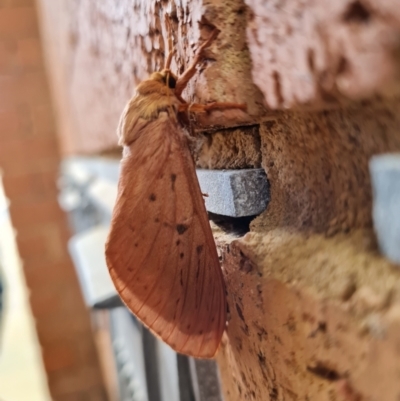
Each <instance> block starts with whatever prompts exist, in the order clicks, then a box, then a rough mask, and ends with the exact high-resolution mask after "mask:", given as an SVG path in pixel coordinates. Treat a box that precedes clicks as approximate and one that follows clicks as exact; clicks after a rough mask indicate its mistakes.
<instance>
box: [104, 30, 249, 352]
mask: <svg viewBox="0 0 400 401" xmlns="http://www.w3.org/2000/svg"><path fill="white" fill-rule="evenodd" d="M167 26H168V24H167ZM217 34H218V31H216V30H215V31H214V32H213V33H212V34H211V36H210V37H209V39H208V40H206V41H205V42H204V43H203V44H202V45H201V46H200V47H199V49H198V51H197V53H196V55H195V57H194V61H193V63H192V65H191V66H190V67H189V68H188V69H187V70H186V71H185V72H184V73H183V74H182V76H181V77H179V78H177V77H176V76H175V75H174V74H173V73H172V72H171V71H170V64H171V60H172V56H173V52H171V51H170V53H169V55H168V57H167V59H166V62H165V68H164V69H163V70H162V71H160V72H155V73H153V74H152V75H151V76H150V78H148V79H147V80H145V81H143V82H141V83H140V84H139V85H138V87H137V88H136V94H135V96H134V97H133V98H132V99H131V100H130V101H129V102H128V104H127V106H126V107H125V109H124V111H123V113H122V116H121V119H120V123H119V127H118V135H119V143H120V144H121V145H123V147H124V148H123V158H122V160H121V169H120V179H119V183H118V196H117V200H116V204H115V207H114V211H113V216H112V221H111V230H110V233H109V237H108V240H107V243H106V260H107V265H108V267H109V270H110V275H111V277H112V280H113V282H114V284H115V286H116V289H117V291H118V293H119V295H120V296H121V298H122V300H123V301H124V303H125V304H126V306H127V307H128V308H129V309H130V310H131V311H132V312H133V313H134V314H135V315H136V316H137V318H138V319H139V320H140V321H141V322H142V323H143V324H144V325H145V326H147V327H148V328H149V329H150V330H151V331H152V332H153V333H154V334H155V335H157V336H158V337H160V338H161V339H162V340H164V341H165V342H166V343H167V344H169V345H170V346H171V347H172V348H173V349H174V350H175V351H177V352H180V353H183V354H187V355H191V356H194V357H199V358H211V357H213V356H214V355H215V353H216V351H217V350H218V347H219V344H220V341H221V337H222V334H223V332H224V329H225V325H226V309H227V305H226V294H225V284H224V279H223V276H222V271H221V267H220V264H219V260H218V255H217V251H216V247H215V242H214V238H213V235H212V232H211V228H210V224H209V221H208V216H207V212H206V209H205V205H204V200H203V197H202V193H201V191H200V187H199V184H198V181H197V177H196V171H195V165H194V161H193V158H192V155H191V153H190V150H189V147H188V137H187V135H186V134H185V132H184V131H183V129H182V126H181V125H180V120H179V113H185V112H186V113H187V112H196V113H200V112H203V113H205V112H207V111H209V110H212V109H221V108H222V109H227V108H240V109H245V105H238V104H234V103H211V104H207V105H201V104H188V103H187V102H185V101H184V100H183V99H182V97H181V94H182V91H183V90H184V88H185V87H186V85H187V83H188V82H189V80H190V79H191V78H192V77H193V76H194V74H195V72H196V66H197V64H198V63H199V62H200V61H201V60H202V57H203V52H204V49H205V48H206V47H208V46H209V45H210V43H211V42H212V41H213V40H214V38H215V37H216V35H217ZM169 46H170V49H171V47H172V38H171V34H169Z"/></svg>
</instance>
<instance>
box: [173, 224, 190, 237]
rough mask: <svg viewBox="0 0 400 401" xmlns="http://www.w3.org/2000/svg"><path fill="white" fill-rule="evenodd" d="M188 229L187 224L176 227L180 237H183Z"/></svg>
mask: <svg viewBox="0 0 400 401" xmlns="http://www.w3.org/2000/svg"><path fill="white" fill-rule="evenodd" d="M188 228H189V226H187V225H186V224H177V225H176V231H178V234H179V235H182V234H183V233H184V232H185V231H186V230H187V229H188Z"/></svg>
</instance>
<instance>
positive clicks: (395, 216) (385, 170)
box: [370, 154, 400, 265]
mask: <svg viewBox="0 0 400 401" xmlns="http://www.w3.org/2000/svg"><path fill="white" fill-rule="evenodd" d="M370 170H371V179H372V187H373V200H374V204H373V218H374V228H375V231H376V234H377V238H378V243H379V246H380V248H381V250H382V252H383V254H384V255H386V256H387V257H388V258H389V259H390V260H392V261H393V262H394V263H397V264H399V265H400V154H391V155H382V156H375V157H374V158H373V159H372V160H371V162H370Z"/></svg>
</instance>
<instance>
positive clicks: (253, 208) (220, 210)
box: [197, 169, 269, 217]
mask: <svg viewBox="0 0 400 401" xmlns="http://www.w3.org/2000/svg"><path fill="white" fill-rule="evenodd" d="M197 178H198V179H199V183H200V187H201V190H202V191H203V193H205V194H206V195H207V196H206V197H205V199H204V201H205V203H206V209H207V210H208V211H209V212H211V213H215V214H220V215H223V216H230V217H243V216H255V215H257V214H260V213H261V212H263V211H264V210H265V209H266V207H267V205H268V201H269V188H268V180H267V177H266V176H265V172H264V170H263V169H241V170H223V171H221V170H197Z"/></svg>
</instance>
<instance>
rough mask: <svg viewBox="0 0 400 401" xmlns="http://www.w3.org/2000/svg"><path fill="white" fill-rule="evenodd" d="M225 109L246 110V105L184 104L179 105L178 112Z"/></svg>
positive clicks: (226, 103)
mask: <svg viewBox="0 0 400 401" xmlns="http://www.w3.org/2000/svg"><path fill="white" fill-rule="evenodd" d="M226 109H241V110H246V109H247V105H246V104H244V103H230V102H212V103H208V104H200V103H192V104H189V103H184V104H180V105H179V112H185V111H187V112H189V113H207V112H208V111H211V110H226Z"/></svg>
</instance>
